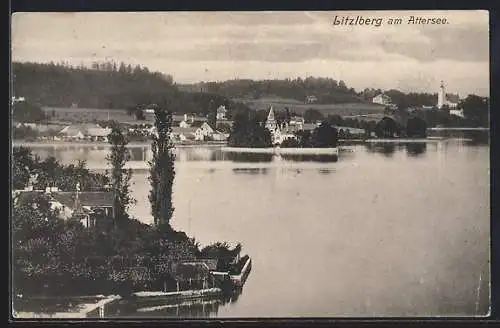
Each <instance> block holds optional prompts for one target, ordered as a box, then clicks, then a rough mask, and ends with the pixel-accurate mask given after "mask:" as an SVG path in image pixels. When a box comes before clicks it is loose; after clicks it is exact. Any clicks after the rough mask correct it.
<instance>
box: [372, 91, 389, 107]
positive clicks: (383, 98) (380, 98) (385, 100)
mask: <svg viewBox="0 0 500 328" xmlns="http://www.w3.org/2000/svg"><path fill="white" fill-rule="evenodd" d="M372 102H373V103H374V104H380V105H384V106H388V105H391V104H392V99H391V97H389V96H387V95H384V94H383V93H381V94H379V95H377V96H375V97H373V99H372Z"/></svg>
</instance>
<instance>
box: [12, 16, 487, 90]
mask: <svg viewBox="0 0 500 328" xmlns="http://www.w3.org/2000/svg"><path fill="white" fill-rule="evenodd" d="M412 15H413V16H419V17H426V18H431V17H434V18H446V19H447V22H448V24H445V25H424V26H422V25H409V24H407V23H406V22H407V20H408V18H409V17H410V16H412ZM335 16H339V17H353V18H354V17H356V16H360V17H363V18H377V17H381V18H383V19H384V22H383V23H382V26H380V27H375V26H342V27H339V26H334V25H333V24H332V21H333V19H334V17H335ZM391 17H392V18H395V17H399V18H402V19H403V24H402V25H398V26H394V25H388V24H387V23H386V20H387V19H388V18H391ZM12 60H14V61H35V62H49V61H54V62H59V61H66V62H69V63H71V64H74V65H79V64H82V63H83V64H86V65H88V64H90V63H91V62H93V61H102V60H115V61H124V62H126V63H130V64H132V65H135V64H141V65H145V66H147V67H148V68H149V69H151V70H157V71H161V72H164V73H167V74H171V75H173V77H174V80H175V81H176V82H178V83H191V82H198V81H213V80H226V79H233V78H251V79H268V78H269V79H275V78H278V79H281V78H287V77H289V78H294V77H299V76H300V77H306V76H322V77H330V78H334V79H337V80H344V81H345V82H346V84H347V85H348V86H349V87H354V88H355V89H357V90H359V89H364V88H366V87H373V88H382V89H390V88H396V89H400V90H402V91H419V92H420V91H427V92H436V90H437V88H438V87H439V82H440V81H441V80H444V81H445V83H446V85H447V89H448V91H449V92H457V93H459V94H460V95H461V96H462V95H463V96H465V95H467V94H469V93H476V94H481V95H488V94H489V34H488V13H487V12H486V11H443V12H438V11H426V12H408V11H406V12H387V11H386V12H374V11H370V12H345V11H342V12H189V13H187V12H170V13H160V12H155V13H151V12H150V13H145V12H144V13H16V14H15V15H14V16H13V18H12Z"/></svg>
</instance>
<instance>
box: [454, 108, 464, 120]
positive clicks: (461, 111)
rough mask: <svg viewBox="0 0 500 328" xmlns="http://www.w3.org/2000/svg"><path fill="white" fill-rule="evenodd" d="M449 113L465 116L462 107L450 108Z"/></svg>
mask: <svg viewBox="0 0 500 328" xmlns="http://www.w3.org/2000/svg"><path fill="white" fill-rule="evenodd" d="M450 115H455V116H458V117H461V118H465V115H464V110H463V108H462V109H450Z"/></svg>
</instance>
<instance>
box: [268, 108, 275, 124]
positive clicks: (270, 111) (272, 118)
mask: <svg viewBox="0 0 500 328" xmlns="http://www.w3.org/2000/svg"><path fill="white" fill-rule="evenodd" d="M267 120H268V121H274V120H275V119H274V110H273V106H271V108H270V109H269V114H268V115H267Z"/></svg>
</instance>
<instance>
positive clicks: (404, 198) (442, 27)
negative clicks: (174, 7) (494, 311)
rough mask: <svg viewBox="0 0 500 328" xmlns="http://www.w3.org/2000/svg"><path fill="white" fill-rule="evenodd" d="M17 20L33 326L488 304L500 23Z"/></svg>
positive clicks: (468, 16) (18, 155) (468, 17)
mask: <svg viewBox="0 0 500 328" xmlns="http://www.w3.org/2000/svg"><path fill="white" fill-rule="evenodd" d="M11 23H12V34H11V50H12V52H11V53H12V69H11V78H12V86H11V87H12V88H11V99H12V102H11V131H12V172H11V177H12V179H11V182H12V184H11V188H12V201H11V206H12V218H11V220H10V222H11V233H12V286H11V287H12V289H11V295H12V316H13V317H14V318H105V319H109V318H142V319H146V318H165V319H172V318H174V319H175V318H180V319H182V318H217V319H220V318H254V319H255V318H372V317H382V318H384V317H402V318H411V317H448V316H452V317H484V316H487V315H488V314H489V313H490V305H491V304H490V280H491V276H490V164H489V163H490V158H489V153H490V147H489V90H490V85H489V69H490V68H489V13H488V12H487V11H473V10H463V11H328V12H326V11H304V12H299V11H295V12H278V11H269V12H258V11H253V12H250V11H248V12H230V11H227V12H222V11H220V12H127V13H126V12H78V13H55V12H54V13H48V12H46V13H41V12H39V13H37V12H29V13H28V12H17V13H14V14H13V15H12V20H11Z"/></svg>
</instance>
